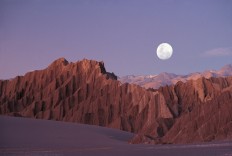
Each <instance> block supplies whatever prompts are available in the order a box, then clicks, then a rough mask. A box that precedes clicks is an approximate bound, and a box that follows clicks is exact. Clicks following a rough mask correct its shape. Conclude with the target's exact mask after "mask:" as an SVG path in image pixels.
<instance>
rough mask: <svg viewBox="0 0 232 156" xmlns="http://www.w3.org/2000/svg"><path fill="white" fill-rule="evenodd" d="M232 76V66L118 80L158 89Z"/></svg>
mask: <svg viewBox="0 0 232 156" xmlns="http://www.w3.org/2000/svg"><path fill="white" fill-rule="evenodd" d="M231 75H232V64H228V65H226V66H224V67H222V68H221V69H220V70H206V71H204V72H195V73H191V74H188V75H176V74H173V73H166V72H163V73H160V74H158V75H139V76H135V75H128V76H123V77H120V78H119V79H118V80H119V81H121V82H122V83H130V84H136V85H139V86H142V87H144V88H147V89H148V88H153V89H157V88H159V87H161V86H165V85H171V84H176V83H177V82H178V81H182V82H186V81H187V80H196V79H198V78H200V77H205V78H210V77H225V76H231Z"/></svg>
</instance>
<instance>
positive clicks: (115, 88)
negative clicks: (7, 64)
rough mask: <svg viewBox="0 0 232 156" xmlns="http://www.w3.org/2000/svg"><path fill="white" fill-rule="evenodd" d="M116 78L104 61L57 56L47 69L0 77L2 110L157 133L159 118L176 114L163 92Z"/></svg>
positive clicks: (25, 115)
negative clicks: (0, 78) (77, 59)
mask: <svg viewBox="0 0 232 156" xmlns="http://www.w3.org/2000/svg"><path fill="white" fill-rule="evenodd" d="M116 78H117V77H116V76H115V75H114V74H111V73H107V72H106V70H105V67H104V64H103V62H96V61H91V60H83V61H80V62H77V63H68V61H66V60H65V59H63V58H62V59H58V60H56V61H55V62H53V63H52V64H51V65H50V66H49V67H48V68H47V69H44V70H41V71H35V72H30V73H27V74H26V75H25V76H18V77H16V78H15V79H13V80H7V81H0V114H8V115H14V116H24V117H34V118H39V119H49V120H62V121H71V122H79V123H86V124H94V125H100V126H107V127H113V128H119V129H122V130H125V131H130V132H135V133H137V132H140V131H144V132H148V133H152V134H153V133H154V135H156V130H155V128H156V127H158V124H157V123H156V122H155V121H156V120H155V119H156V118H158V117H160V118H166V117H170V118H171V117H172V115H171V113H170V112H169V109H168V108H167V106H166V105H165V103H164V98H163V96H162V95H160V94H158V92H149V91H146V90H145V89H143V88H141V87H139V86H136V85H130V84H123V85H122V84H121V83H120V82H119V81H116ZM150 127H154V129H153V128H152V129H151V128H150ZM148 128H150V129H148ZM153 131H154V132H153Z"/></svg>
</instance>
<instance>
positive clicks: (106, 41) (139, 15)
mask: <svg viewBox="0 0 232 156" xmlns="http://www.w3.org/2000/svg"><path fill="white" fill-rule="evenodd" d="M162 42H168V43H170V44H171V45H172V47H173V50H174V52H173V56H172V58H171V59H169V60H166V61H162V60H159V59H158V58H157V56H156V48H157V46H158V45H159V44H160V43H162ZM59 57H65V58H66V59H67V60H68V61H72V62H76V61H78V60H81V59H83V58H87V59H94V60H98V61H101V60H103V61H104V62H105V66H106V69H107V71H109V72H114V73H115V74H116V75H118V76H124V75H130V74H134V75H139V74H158V73H161V72H171V73H176V74H188V73H190V72H195V71H204V70H206V69H219V68H220V67H222V66H224V65H226V64H229V63H232V1H231V0H201V1H198V0H20V1H19V0H0V79H7V78H12V77H15V76H17V75H24V74H25V73H26V72H28V71H32V70H37V69H43V68H45V67H47V66H48V65H49V64H50V63H51V62H52V61H54V60H55V59H57V58H59Z"/></svg>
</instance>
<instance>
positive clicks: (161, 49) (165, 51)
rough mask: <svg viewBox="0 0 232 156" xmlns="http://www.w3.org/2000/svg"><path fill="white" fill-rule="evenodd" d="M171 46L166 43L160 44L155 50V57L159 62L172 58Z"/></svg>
mask: <svg viewBox="0 0 232 156" xmlns="http://www.w3.org/2000/svg"><path fill="white" fill-rule="evenodd" d="M172 52H173V49H172V46H171V45H170V44H168V43H161V44H160V45H159V46H158V48H157V51H156V53H157V56H158V58H159V59H161V60H167V59H169V58H170V57H171V56H172Z"/></svg>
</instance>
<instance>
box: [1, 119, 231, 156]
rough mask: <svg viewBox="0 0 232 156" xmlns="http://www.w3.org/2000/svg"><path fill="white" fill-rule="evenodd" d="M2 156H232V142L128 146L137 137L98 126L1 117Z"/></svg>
mask: <svg viewBox="0 0 232 156" xmlns="http://www.w3.org/2000/svg"><path fill="white" fill-rule="evenodd" d="M0 125H1V128H0V155H4V156H11V155H17V156H19V155H20V156H21V155H36V156H37V155H46V156H62V155H70V156H72V155H75V156H76V155H86V156H87V155H88V156H89V155H99V156H100V155H101V156H102V155H115V156H116V155H133V156H139V155H158V156H159V155H160V156H168V155H174V156H175V155H178V156H179V155H188V156H191V155H204V156H205V155H210V156H214V155H215V156H217V155H218V156H230V155H232V142H229V141H227V142H226V141H225V142H211V143H206V144H190V145H144V144H137V145H132V144H128V143H127V141H128V140H129V139H130V138H132V137H133V135H134V134H132V133H128V132H124V131H120V130H116V129H110V128H104V127H99V126H92V125H84V124H75V123H65V122H58V121H47V120H37V119H27V118H17V117H6V116H0Z"/></svg>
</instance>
